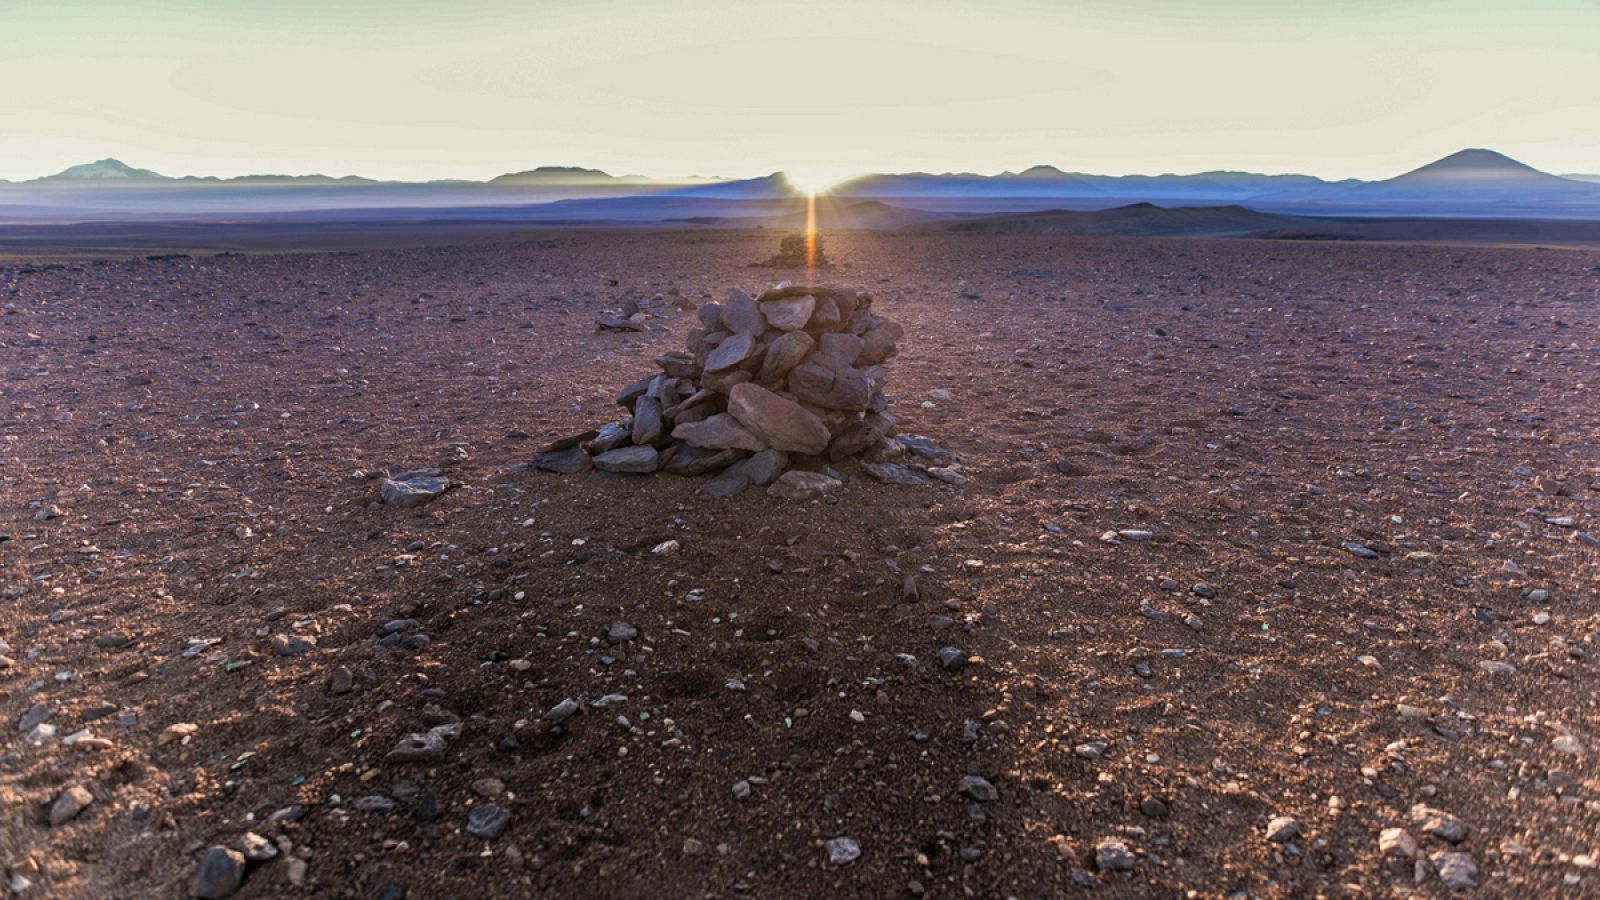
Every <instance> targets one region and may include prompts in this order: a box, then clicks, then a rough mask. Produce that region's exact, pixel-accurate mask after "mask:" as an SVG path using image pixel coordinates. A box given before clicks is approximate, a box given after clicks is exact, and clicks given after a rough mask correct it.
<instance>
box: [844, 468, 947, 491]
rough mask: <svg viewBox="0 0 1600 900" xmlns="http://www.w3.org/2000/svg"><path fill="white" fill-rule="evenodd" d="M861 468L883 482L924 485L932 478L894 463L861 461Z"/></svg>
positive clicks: (908, 485) (928, 483)
mask: <svg viewBox="0 0 1600 900" xmlns="http://www.w3.org/2000/svg"><path fill="white" fill-rule="evenodd" d="M861 470H862V471H863V472H866V473H867V474H868V475H870V476H872V477H873V478H875V479H877V480H878V481H881V482H883V483H884V484H899V485H905V486H906V487H926V486H927V485H930V484H933V480H932V479H930V478H929V477H928V476H926V475H924V474H922V473H921V472H918V471H917V470H915V469H909V468H907V467H905V466H902V465H898V464H895V463H862V464H861Z"/></svg>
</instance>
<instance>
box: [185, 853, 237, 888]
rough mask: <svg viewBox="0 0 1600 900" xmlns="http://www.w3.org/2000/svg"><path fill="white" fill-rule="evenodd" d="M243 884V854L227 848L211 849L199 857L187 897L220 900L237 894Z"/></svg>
mask: <svg viewBox="0 0 1600 900" xmlns="http://www.w3.org/2000/svg"><path fill="white" fill-rule="evenodd" d="M243 884H244V854H243V853H240V852H239V851H237V850H231V849H229V848H227V847H212V848H211V849H209V850H207V851H206V852H205V855H203V856H201V857H200V864H199V865H198V866H197V867H196V868H195V872H194V881H192V882H190V883H189V896H191V897H196V898H199V900H222V898H224V897H232V896H233V895H234V894H235V893H238V891H239V888H240V886H241V885H243Z"/></svg>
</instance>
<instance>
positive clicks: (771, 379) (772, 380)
mask: <svg viewBox="0 0 1600 900" xmlns="http://www.w3.org/2000/svg"><path fill="white" fill-rule="evenodd" d="M824 337H827V335H824ZM816 346H817V344H816V341H814V340H813V339H812V338H811V335H809V334H806V333H805V332H804V331H790V332H787V333H785V334H781V335H779V336H778V337H776V338H773V340H772V343H770V344H768V345H767V355H766V356H765V357H763V358H762V360H761V371H760V373H758V374H757V375H756V380H758V381H760V382H761V383H762V384H776V383H778V382H779V381H781V380H782V379H783V378H784V377H785V376H787V375H788V374H789V371H790V370H791V369H793V368H794V367H795V366H797V365H799V364H800V362H801V360H804V359H805V358H806V356H808V355H809V354H810V353H811V351H812V350H814V349H816Z"/></svg>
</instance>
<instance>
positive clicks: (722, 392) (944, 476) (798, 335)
mask: <svg viewBox="0 0 1600 900" xmlns="http://www.w3.org/2000/svg"><path fill="white" fill-rule="evenodd" d="M695 314H696V318H697V319H698V325H699V327H697V328H694V329H692V330H690V331H689V333H688V335H687V337H686V340H685V349H684V350H682V351H677V352H671V353H665V354H662V355H660V356H657V357H656V358H655V364H656V367H657V368H658V369H660V372H659V373H656V374H653V375H647V376H645V377H644V378H640V379H639V380H637V381H635V382H633V383H631V384H629V385H627V386H626V387H624V388H623V389H622V390H621V391H619V392H618V393H617V397H616V400H617V405H618V406H621V407H622V408H623V409H624V410H626V411H627V415H626V417H624V418H622V419H620V420H618V421H616V422H611V423H608V424H606V425H603V426H601V427H599V428H597V429H593V430H590V431H585V432H583V433H581V434H575V435H571V436H569V437H565V438H561V439H560V440H556V441H552V442H550V443H548V444H546V445H544V446H543V447H541V448H539V450H538V451H537V452H536V453H535V454H534V459H533V467H534V468H536V469H541V470H545V471H551V472H559V473H562V474H579V473H582V472H586V471H589V470H590V469H598V470H600V471H603V472H614V473H626V474H648V473H653V472H658V471H665V472H670V473H673V474H678V475H715V476H716V477H714V478H712V479H711V480H709V481H707V482H706V483H705V484H703V485H701V487H700V490H701V492H702V493H706V494H710V495H713V496H732V495H734V494H737V493H739V492H741V491H743V490H745V489H747V488H749V487H751V486H764V487H768V492H769V493H770V494H772V495H773V496H776V497H783V498H789V499H797V500H799V499H816V498H819V497H825V496H829V495H831V494H832V493H833V492H835V491H837V490H838V489H839V488H840V486H841V480H840V479H841V478H843V477H844V476H843V475H841V474H840V473H838V472H835V471H833V470H831V469H829V470H828V471H827V472H817V471H810V470H814V469H819V468H823V467H825V466H827V465H828V464H829V463H841V462H846V461H849V460H855V459H860V460H861V461H862V462H863V463H864V466H863V469H864V471H865V472H866V474H867V475H869V476H871V477H873V478H876V479H878V480H880V481H884V482H888V483H891V484H904V485H919V486H921V485H928V484H931V483H932V481H933V479H938V480H940V481H944V482H946V483H951V484H960V483H962V482H963V481H964V480H965V479H964V478H963V477H962V476H960V473H959V472H957V471H956V468H954V467H953V466H954V463H955V459H954V457H953V456H951V454H950V453H949V452H948V451H945V450H942V449H940V448H938V447H936V446H934V445H933V444H932V442H930V441H927V440H926V439H922V438H911V437H897V436H896V434H895V431H896V427H897V424H898V423H897V422H896V420H895V417H894V416H893V415H891V414H889V412H888V406H889V403H888V400H887V399H886V397H885V396H884V393H883V388H884V385H885V383H886V382H887V381H888V373H887V372H886V371H885V369H884V367H883V364H884V363H885V362H886V361H888V360H889V359H891V358H892V357H893V356H894V355H895V351H896V344H897V342H898V341H899V339H900V338H901V336H902V335H903V334H904V330H903V329H902V328H901V327H900V326H899V325H897V324H895V323H893V322H890V321H888V320H886V319H883V318H881V317H879V316H878V315H876V314H874V313H873V312H872V297H871V295H870V294H867V293H865V292H863V291H856V290H851V289H848V288H842V287H834V286H826V285H824V286H809V285H801V284H791V283H784V284H780V285H778V286H777V287H774V288H772V289H770V290H767V291H763V292H762V293H761V294H760V295H758V296H756V297H751V296H750V295H748V294H745V293H743V292H742V291H733V292H732V293H730V294H729V295H728V299H727V300H725V301H724V302H722V303H706V304H703V305H701V306H700V307H698V309H696V312H695ZM625 315H626V313H625ZM791 467H797V468H794V469H791ZM835 476H838V477H835Z"/></svg>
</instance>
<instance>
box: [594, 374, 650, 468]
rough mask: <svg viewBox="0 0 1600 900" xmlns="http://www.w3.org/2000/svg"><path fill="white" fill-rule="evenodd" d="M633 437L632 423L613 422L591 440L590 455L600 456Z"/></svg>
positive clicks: (647, 380)
mask: <svg viewBox="0 0 1600 900" xmlns="http://www.w3.org/2000/svg"><path fill="white" fill-rule="evenodd" d="M645 383H646V385H647V386H648V384H649V379H646V380H645ZM640 396H643V391H641V392H640ZM634 399H635V400H637V399H638V397H635V398H634ZM632 439H633V427H632V426H631V425H623V424H622V423H621V422H612V423H611V424H609V425H606V426H604V427H602V428H601V429H600V434H599V436H598V437H596V438H595V439H594V440H592V441H590V442H589V455H590V456H598V455H600V454H602V453H608V452H610V451H612V450H615V449H617V448H618V447H621V446H623V445H625V444H627V443H628V441H630V440H632Z"/></svg>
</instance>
